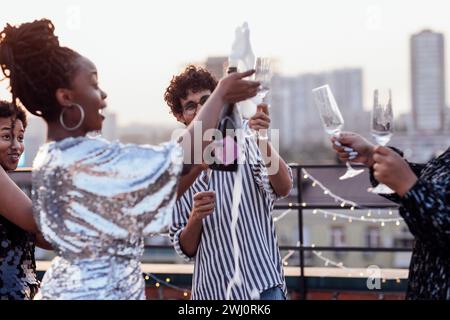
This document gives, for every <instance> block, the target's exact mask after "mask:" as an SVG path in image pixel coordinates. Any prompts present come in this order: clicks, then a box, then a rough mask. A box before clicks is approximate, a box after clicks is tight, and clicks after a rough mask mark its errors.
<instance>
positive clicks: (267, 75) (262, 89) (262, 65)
mask: <svg viewBox="0 0 450 320" xmlns="http://www.w3.org/2000/svg"><path fill="white" fill-rule="evenodd" d="M271 79H272V71H271V66H270V58H268V57H257V58H256V63H255V74H254V80H255V81H258V82H259V83H260V86H259V88H258V93H257V94H256V96H255V97H254V98H252V99H251V101H246V102H245V103H241V104H240V111H241V114H242V117H243V118H244V119H250V118H251V117H253V116H254V115H255V113H256V112H257V108H256V106H257V105H259V104H260V103H262V102H266V101H265V98H266V96H267V94H268V93H269V91H270V81H271ZM267 105H268V106H269V104H267ZM263 131H264V132H257V133H255V132H253V133H252V134H251V135H249V136H250V137H255V136H257V137H258V138H259V139H261V140H267V139H268V136H267V130H263Z"/></svg>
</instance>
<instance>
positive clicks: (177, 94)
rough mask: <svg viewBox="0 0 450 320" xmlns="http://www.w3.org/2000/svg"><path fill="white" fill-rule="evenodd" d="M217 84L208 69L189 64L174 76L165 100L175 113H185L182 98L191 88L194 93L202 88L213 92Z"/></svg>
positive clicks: (165, 94)
mask: <svg viewBox="0 0 450 320" xmlns="http://www.w3.org/2000/svg"><path fill="white" fill-rule="evenodd" d="M216 86H217V80H216V79H215V78H214V76H213V75H212V74H211V73H210V72H209V71H208V70H206V69H203V68H201V67H196V66H194V65H189V66H187V67H186V69H185V70H184V71H183V72H182V73H181V74H179V75H177V76H174V77H173V78H172V80H171V81H170V85H169V86H168V87H167V89H166V92H165V93H164V100H165V101H166V103H167V105H168V106H169V107H170V109H171V111H172V113H173V114H181V113H183V108H182V106H181V99H186V97H187V95H188V91H189V90H191V91H192V92H193V93H196V92H199V91H201V90H211V92H212V91H214V89H215V88H216Z"/></svg>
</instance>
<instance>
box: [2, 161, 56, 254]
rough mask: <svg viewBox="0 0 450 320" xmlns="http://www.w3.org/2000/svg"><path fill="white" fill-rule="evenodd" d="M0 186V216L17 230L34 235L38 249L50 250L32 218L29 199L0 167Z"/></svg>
mask: <svg viewBox="0 0 450 320" xmlns="http://www.w3.org/2000/svg"><path fill="white" fill-rule="evenodd" d="M0 185H1V192H0V214H1V215H2V216H4V217H5V218H6V219H8V220H9V221H11V222H12V223H14V224H15V225H17V226H18V227H19V228H21V229H23V230H25V231H27V232H30V233H33V234H35V236H36V244H37V245H38V246H39V247H41V248H43V249H48V250H51V249H52V247H51V245H50V244H49V243H48V242H47V241H45V239H44V237H43V236H42V234H41V233H40V231H39V230H38V227H37V224H36V222H35V220H34V218H33V208H32V203H31V199H30V198H28V197H27V195H26V194H25V193H24V192H23V191H22V190H20V188H19V187H18V186H17V185H16V184H15V183H14V181H12V180H11V178H10V177H9V176H8V175H7V174H6V172H5V171H4V170H3V168H1V167H0Z"/></svg>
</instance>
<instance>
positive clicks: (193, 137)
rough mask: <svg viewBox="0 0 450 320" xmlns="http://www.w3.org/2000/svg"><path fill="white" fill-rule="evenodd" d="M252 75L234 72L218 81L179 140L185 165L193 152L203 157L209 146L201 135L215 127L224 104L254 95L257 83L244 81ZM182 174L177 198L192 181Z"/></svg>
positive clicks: (250, 72) (247, 72)
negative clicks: (199, 127) (199, 124)
mask: <svg viewBox="0 0 450 320" xmlns="http://www.w3.org/2000/svg"><path fill="white" fill-rule="evenodd" d="M253 73H254V70H249V71H246V72H236V73H232V74H230V75H228V76H226V77H225V78H223V79H222V80H220V81H219V83H218V85H217V87H216V89H215V90H214V91H213V93H212V94H211V96H210V97H209V98H208V100H207V101H206V103H205V105H204V106H203V108H201V110H200V112H199V113H198V114H197V116H196V117H195V121H192V123H191V124H190V125H189V126H188V127H187V130H186V132H185V133H184V134H183V135H182V136H181V138H180V143H181V144H182V146H183V149H184V157H185V161H184V163H185V165H186V164H188V165H189V164H192V163H189V162H191V159H195V157H194V154H195V152H201V153H202V155H203V151H204V149H205V148H206V147H207V145H208V144H209V142H208V141H204V139H203V135H204V133H205V131H207V130H209V129H213V128H216V127H217V123H218V121H219V115H220V111H221V110H222V108H223V106H224V105H225V104H226V103H236V102H239V101H243V100H246V99H248V98H251V97H254V96H255V95H256V92H257V89H258V86H259V82H255V81H248V80H244V78H245V77H248V76H250V75H252V74H253ZM196 121H198V122H201V124H202V126H201V130H200V131H199V132H197V131H198V130H194V124H195V122H196ZM198 135H200V136H198ZM184 140H186V141H190V143H182V142H183V141H184ZM195 141H202V143H201V144H200V145H201V150H195V148H194V147H195V146H196V145H197V144H196V143H195ZM192 167H194V166H192ZM192 167H191V168H192ZM184 173H185V174H184V175H182V177H181V181H180V184H179V185H180V187H179V188H178V190H177V193H178V197H179V196H180V195H181V194H182V193H184V191H186V188H187V187H189V186H190V185H191V184H192V181H193V180H192V176H189V175H188V174H187V173H188V172H184ZM194 180H195V179H194Z"/></svg>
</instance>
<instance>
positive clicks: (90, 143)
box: [32, 137, 182, 299]
mask: <svg viewBox="0 0 450 320" xmlns="http://www.w3.org/2000/svg"><path fill="white" fill-rule="evenodd" d="M181 168H182V150H181V147H180V146H179V145H178V144H177V143H175V142H170V143H165V144H161V145H159V146H147V145H145V146H138V145H133V144H120V143H118V142H114V143H110V142H108V141H106V140H104V139H102V138H99V137H96V138H90V137H79V138H67V139H64V140H62V141H59V142H51V143H48V144H46V145H44V146H42V147H41V149H40V150H39V153H38V155H37V156H36V159H35V162H34V164H33V182H32V185H33V186H32V198H33V206H34V208H33V211H34V216H35V219H36V221H37V223H38V226H39V228H40V230H41V232H42V233H43V235H44V237H45V238H46V240H47V241H49V242H50V243H51V244H52V245H53V248H54V249H55V252H56V253H57V257H56V258H55V259H54V260H53V261H52V265H51V267H50V269H49V270H48V271H47V272H46V274H45V275H44V278H43V280H42V284H41V295H42V298H43V299H144V298H145V296H144V281H143V279H142V274H141V271H140V263H139V260H140V257H141V256H142V254H143V250H144V242H143V236H144V235H151V234H157V233H160V232H167V230H168V226H169V225H170V219H171V212H172V208H173V205H174V202H175V198H176V186H177V182H178V177H179V175H180V173H181Z"/></svg>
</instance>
